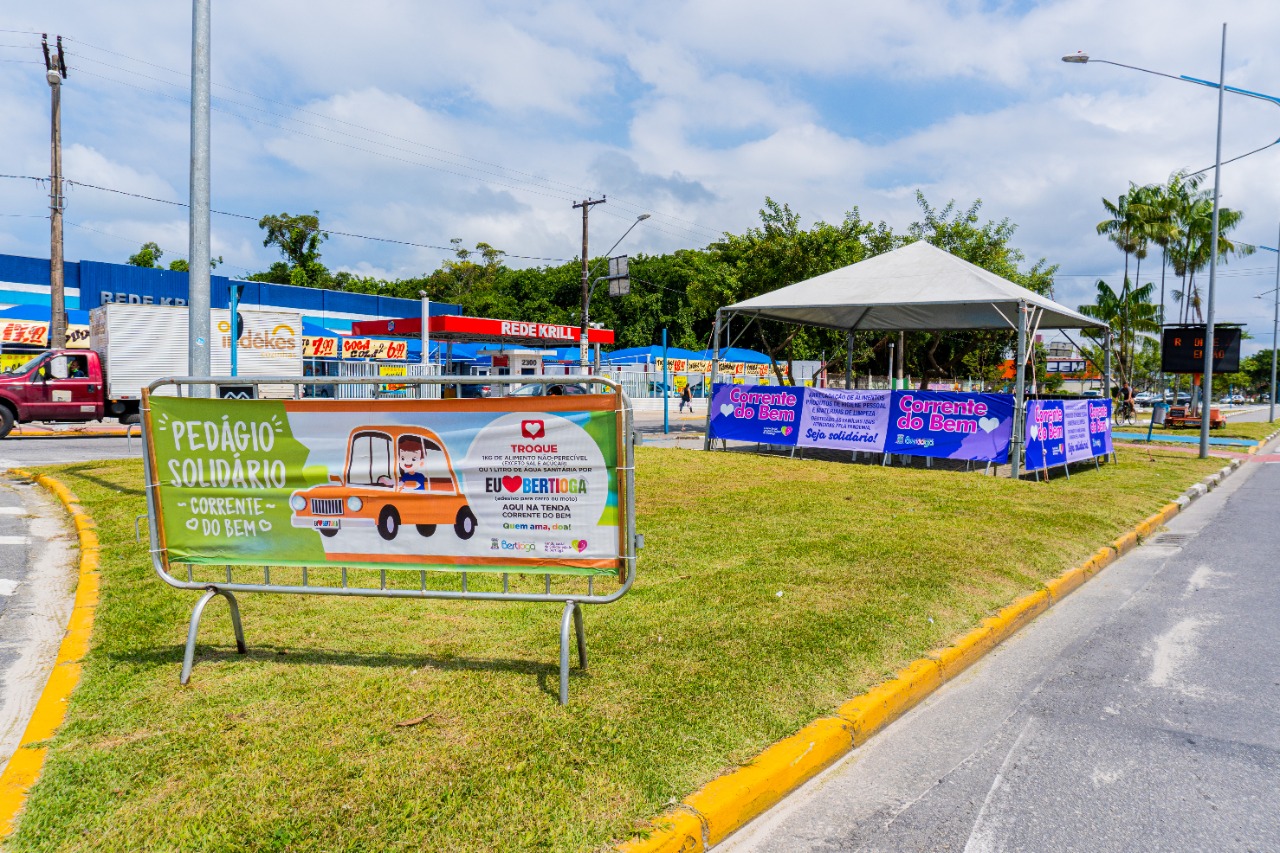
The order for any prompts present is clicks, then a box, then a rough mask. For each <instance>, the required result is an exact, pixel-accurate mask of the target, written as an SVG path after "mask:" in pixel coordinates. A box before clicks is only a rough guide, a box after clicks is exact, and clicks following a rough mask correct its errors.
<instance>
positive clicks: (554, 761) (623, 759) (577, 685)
mask: <svg viewBox="0 0 1280 853" xmlns="http://www.w3.org/2000/svg"><path fill="white" fill-rule="evenodd" d="M1220 467H1221V461H1220V460H1213V459H1210V460H1200V459H1196V458H1194V457H1189V456H1188V455H1186V454H1183V453H1176V452H1171V451H1164V450H1162V449H1161V448H1151V449H1150V450H1148V449H1145V448H1144V449H1143V450H1142V451H1129V450H1126V449H1123V448H1122V449H1120V451H1119V463H1118V464H1114V465H1105V466H1103V467H1102V469H1101V470H1100V471H1094V470H1092V469H1084V470H1082V471H1081V472H1080V474H1079V475H1078V476H1072V478H1071V479H1070V480H1066V479H1055V480H1053V481H1051V482H1049V483H1034V482H1012V481H1009V480H1007V479H997V478H991V477H983V476H980V475H977V474H961V473H956V472H939V471H930V470H923V469H901V468H896V469H895V468H881V467H878V466H859V465H842V464H834V463H826V462H816V461H802V460H790V459H784V458H763V457H756V456H750V455H746V454H729V453H715V454H707V453H700V452H691V451H682V450H661V449H651V448H641V449H640V450H639V451H638V452H637V470H638V481H639V482H638V490H637V491H638V503H639V529H640V531H641V532H643V533H645V534H646V540H647V547H646V548H645V549H644V551H642V552H641V559H640V570H639V574H638V577H639V579H638V581H637V583H636V586H635V588H634V590H633V591H632V592H631V593H630V594H629V595H627V596H625V597H624V598H623V599H621V600H620V601H619V602H617V603H615V604H612V605H609V606H606V607H600V608H588V609H587V611H586V621H587V645H588V654H589V656H590V661H591V665H590V669H589V671H588V672H587V673H578V672H577V670H575V672H574V677H573V678H572V679H571V704H570V705H569V706H568V707H567V708H562V707H560V706H558V705H557V704H556V702H555V698H554V696H555V692H556V689H557V668H556V663H555V661H556V656H557V649H558V646H557V643H558V617H559V609H558V608H555V607H551V606H548V605H535V604H505V603H504V604H467V603H461V602H423V601H385V600H372V599H364V600H346V599H343V600H337V599H331V598H324V597H320V596H308V597H296V596H289V597H284V596H265V595H259V596H254V595H246V596H242V597H241V602H240V604H241V611H242V615H243V617H244V626H245V633H246V639H247V641H248V643H249V647H250V652H249V654H248V655H246V656H238V655H236V654H234V647H233V643H232V642H231V629H230V625H229V620H228V619H227V615H226V608H225V604H223V603H222V602H220V601H215V602H213V603H212V604H211V605H210V607H209V609H208V611H207V612H206V615H205V618H204V620H203V622H202V626H201V632H200V643H201V646H200V654H199V656H198V658H197V664H196V670H195V673H194V675H193V677H192V681H191V685H190V686H189V687H188V688H185V689H184V688H180V687H179V686H178V669H179V665H180V662H181V656H182V644H183V642H184V640H185V633H186V626H187V619H188V616H189V612H190V608H191V606H192V604H193V603H194V600H195V595H194V594H190V593H179V592H177V591H175V590H172V589H170V588H169V587H167V586H166V585H164V584H163V583H162V582H161V581H160V580H159V579H157V578H156V577H155V575H154V573H153V572H152V570H151V567H150V564H149V561H148V557H147V552H146V549H145V546H144V545H140V544H136V543H135V542H134V532H133V525H134V518H135V516H137V515H138V514H139V513H141V512H143V511H144V503H143V497H142V484H141V470H140V466H139V465H138V464H137V463H135V462H91V463H82V464H75V465H66V466H60V467H55V468H46V469H42V470H44V471H46V472H48V473H51V474H54V475H55V476H57V477H58V478H59V479H60V480H62V481H63V482H64V483H66V484H67V485H68V486H69V487H70V488H71V489H72V491H74V492H75V493H76V494H77V495H78V496H79V497H80V499H81V502H82V504H83V505H84V506H85V508H86V509H87V510H88V511H89V512H90V514H92V515H93V517H94V518H95V519H96V521H97V524H98V528H99V530H98V532H99V536H100V537H101V539H102V601H101V604H100V605H99V608H98V616H97V623H96V625H95V629H94V637H93V648H92V649H91V651H90V653H89V655H88V656H87V658H86V660H85V669H84V679H83V681H82V683H81V686H80V687H79V689H78V690H77V691H76V693H75V694H74V696H73V698H72V700H71V709H70V714H69V717H68V720H67V723H66V724H65V725H64V727H63V728H62V730H61V731H60V732H59V733H58V734H57V735H56V736H55V737H54V738H53V740H52V741H51V742H50V746H51V747H52V749H51V751H50V755H49V759H48V763H47V765H46V768H45V772H44V776H43V778H42V779H41V781H40V783H39V784H38V785H37V786H36V788H35V789H34V790H33V791H32V794H31V797H30V799H29V801H28V805H27V808H26V812H25V814H24V815H23V817H22V819H21V821H20V824H19V828H18V832H17V834H16V835H15V836H14V837H13V838H12V839H10V842H9V844H10V848H11V849H13V850H76V849H82V850H94V851H103V850H121V851H125V850H127V851H134V850H142V849H166V850H245V849H251V850H290V851H293V850H399V849H406V850H410V849H412V850H419V849H429V850H444V851H453V850H457V851H474V850H555V851H565V850H567V851H573V850H580V851H591V850H598V849H600V848H602V847H605V846H607V845H608V844H609V843H610V842H611V841H614V840H619V839H623V838H626V837H628V836H630V835H632V834H634V833H636V832H637V831H643V830H644V828H645V826H646V824H645V820H646V818H649V817H652V816H654V815H656V814H658V813H659V812H661V811H662V810H663V809H664V808H665V807H666V805H667V803H668V802H669V801H670V800H671V799H672V798H680V797H683V796H685V795H687V794H688V793H690V792H691V791H693V790H695V789H696V788H698V787H699V786H700V785H702V784H703V783H705V782H706V781H707V780H709V779H711V778H713V777H714V776H715V775H717V774H718V773H720V772H722V771H723V770H725V769H726V768H730V767H733V766H735V765H736V764H739V763H741V762H745V761H748V760H750V759H751V757H752V756H753V755H755V754H756V753H758V752H759V751H760V750H761V749H762V748H764V747H765V746H767V745H768V744H769V743H771V742H773V741H775V740H777V739H779V738H781V737H784V736H786V735H788V734H791V733H793V732H795V731H796V730H797V729H799V728H800V727H801V726H803V725H804V724H806V723H808V722H809V721H810V720H812V719H814V718H815V717H818V716H821V715H823V714H828V713H830V712H831V711H832V709H833V708H834V707H835V706H836V705H837V704H839V703H840V702H841V701H843V700H845V699H847V698H849V697H851V696H853V695H855V694H857V693H858V692H861V691H863V690H865V689H867V688H868V687H870V686H872V685H874V684H875V683H876V682H877V681H879V680H881V679H883V678H884V677H885V676H886V675H889V674H891V673H892V672H894V671H895V670H896V669H897V668H899V667H900V666H901V665H903V664H904V663H906V662H908V661H910V660H912V659H914V658H917V657H919V656H921V655H922V654H924V653H925V652H927V651H928V650H929V649H931V648H934V647H936V646H939V645H943V644H946V643H947V642H948V641H949V640H951V639H953V638H955V637H956V636H958V635H959V634H961V633H963V632H965V631H966V630H968V629H969V628H971V627H973V626H974V625H975V624H977V622H978V621H979V620H981V619H982V617H984V616H986V615H988V614H990V613H991V612H992V611H994V610H995V609H997V608H999V607H1000V606H1002V605H1004V604H1006V603H1008V602H1009V601H1011V600H1012V599H1014V598H1016V597H1017V596H1018V595H1019V594H1021V593H1023V592H1025V591H1028V590H1031V589H1034V588H1035V587H1037V586H1038V585H1039V584H1040V583H1041V582H1043V581H1044V580H1046V579H1048V578H1050V577H1052V576H1054V575H1056V574H1058V573H1060V572H1061V571H1062V570H1064V569H1066V568H1068V567H1069V566H1071V565H1074V564H1078V563H1079V562H1081V561H1082V560H1083V559H1084V558H1085V557H1086V556H1087V555H1088V554H1090V553H1091V552H1092V551H1094V550H1095V549H1096V548H1098V547H1099V546H1100V545H1102V544H1105V543H1106V542H1108V541H1110V540H1111V539H1113V538H1114V537H1115V536H1116V535H1117V534H1119V533H1121V532H1122V531H1124V530H1125V529H1127V528H1129V527H1131V526H1132V525H1133V524H1134V523H1136V522H1137V521H1139V520H1141V519H1142V518H1144V517H1146V516H1147V515H1149V514H1150V513H1152V512H1153V511H1155V510H1156V509H1158V508H1159V507H1160V506H1161V505H1162V504H1164V503H1165V502H1167V501H1168V500H1170V499H1171V498H1173V497H1174V496H1175V495H1177V494H1178V493H1179V492H1181V491H1182V490H1184V489H1185V488H1186V487H1187V486H1188V485H1190V484H1191V483H1192V482H1194V481H1195V480H1198V479H1199V478H1201V477H1203V476H1205V475H1206V474H1208V473H1211V472H1212V471H1214V470H1217V469H1218V468H1220Z"/></svg>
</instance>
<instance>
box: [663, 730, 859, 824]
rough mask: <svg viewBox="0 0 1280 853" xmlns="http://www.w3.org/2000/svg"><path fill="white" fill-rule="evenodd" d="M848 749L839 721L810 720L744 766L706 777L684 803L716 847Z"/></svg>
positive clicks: (847, 737)
mask: <svg viewBox="0 0 1280 853" xmlns="http://www.w3.org/2000/svg"><path fill="white" fill-rule="evenodd" d="M852 748H853V738H852V736H851V735H850V732H849V728H848V726H847V725H846V724H845V723H844V721H843V720H833V719H830V718H824V719H821V720H815V721H814V722H812V723H810V724H809V725H807V726H805V727H804V728H803V729H801V730H800V731H798V732H796V733H795V734H794V735H792V736H791V737H788V738H783V739H782V740H780V741H778V742H777V743H775V744H773V745H772V746H770V747H769V748H768V749H766V750H765V751H764V752H762V753H760V755H758V756H756V758H755V760H754V761H752V762H751V763H750V764H748V765H746V766H745V767H740V768H738V769H737V770H735V771H733V772H732V773H727V774H725V775H724V776H721V777H720V778H718V779H712V780H711V781H710V782H708V783H707V784H706V785H704V786H703V787H702V790H700V791H698V792H697V793H695V794H693V795H691V796H690V797H689V798H688V799H686V800H685V805H686V806H688V807H689V808H690V809H692V810H693V812H694V813H695V814H698V815H701V816H702V818H703V819H704V820H705V821H706V824H707V836H706V843H708V844H719V843H720V842H721V841H723V840H724V839H725V838H726V837H728V835H729V833H731V832H733V831H734V830H735V829H737V828H738V827H740V826H742V825H743V824H744V823H746V822H747V821H749V820H751V819H752V818H753V817H755V816H757V815H759V814H761V813H763V812H764V811H766V810H767V809H769V808H770V807H771V806H774V805H776V804H777V803H778V802H779V801H780V800H781V799H782V798H783V797H785V796H786V795H787V794H788V793H790V792H791V791H794V790H795V789H796V788H798V787H800V786H801V785H803V784H804V783H805V782H807V781H808V780H809V779H811V778H812V777H813V776H814V775H815V774H816V773H818V772H819V771H821V770H822V769H823V768H825V767H827V766H828V765H829V764H831V763H832V762H833V761H835V760H836V759H837V758H840V757H841V756H842V755H844V754H845V753H846V752H848V751H849V750H850V749H852Z"/></svg>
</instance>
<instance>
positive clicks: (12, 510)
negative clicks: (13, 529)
mask: <svg viewBox="0 0 1280 853" xmlns="http://www.w3.org/2000/svg"><path fill="white" fill-rule="evenodd" d="M26 514H27V510H26V507H21V506H0V515H26Z"/></svg>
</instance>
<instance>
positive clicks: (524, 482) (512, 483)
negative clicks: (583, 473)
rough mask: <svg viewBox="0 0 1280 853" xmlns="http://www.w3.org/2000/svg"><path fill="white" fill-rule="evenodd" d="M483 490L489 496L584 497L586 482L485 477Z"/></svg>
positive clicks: (579, 480) (578, 479)
mask: <svg viewBox="0 0 1280 853" xmlns="http://www.w3.org/2000/svg"><path fill="white" fill-rule="evenodd" d="M484 490H485V491H486V492H488V493H491V494H504V493H505V494H519V495H585V494H586V493H587V481H586V480H584V479H580V478H578V477H516V476H511V477H485V478H484Z"/></svg>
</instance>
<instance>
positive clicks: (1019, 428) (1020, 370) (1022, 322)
mask: <svg viewBox="0 0 1280 853" xmlns="http://www.w3.org/2000/svg"><path fill="white" fill-rule="evenodd" d="M1026 363H1027V303H1026V302H1023V301H1020V302H1019V303H1018V357H1017V358H1016V359H1015V360H1014V364H1016V365H1017V367H1016V369H1015V370H1014V372H1013V447H1011V448H1010V450H1011V451H1012V452H1011V453H1010V454H1009V476H1010V477H1012V478H1013V479H1015V480H1016V479H1018V476H1019V474H1020V473H1021V471H1020V469H1021V467H1022V435H1023V429H1024V427H1025V426H1026V424H1024V423H1023V416H1024V412H1023V408H1024V406H1025V403H1024V400H1025V398H1026V387H1025V385H1026Z"/></svg>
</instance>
